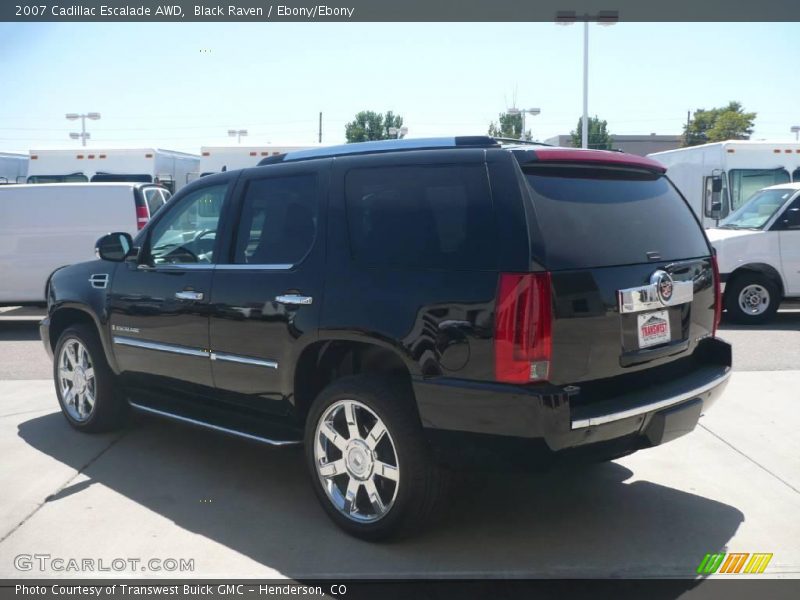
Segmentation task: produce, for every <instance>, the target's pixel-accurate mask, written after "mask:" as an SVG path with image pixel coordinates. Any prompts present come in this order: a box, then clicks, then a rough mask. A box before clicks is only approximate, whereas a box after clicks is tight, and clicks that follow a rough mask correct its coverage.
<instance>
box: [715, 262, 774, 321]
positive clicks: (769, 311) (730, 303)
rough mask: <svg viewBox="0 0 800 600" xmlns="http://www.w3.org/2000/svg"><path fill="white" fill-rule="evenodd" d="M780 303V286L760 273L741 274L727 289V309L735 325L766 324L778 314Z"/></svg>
mask: <svg viewBox="0 0 800 600" xmlns="http://www.w3.org/2000/svg"><path fill="white" fill-rule="evenodd" d="M780 303H781V297H780V291H779V289H778V286H777V285H776V284H775V282H774V281H773V280H772V279H770V278H768V277H765V276H764V275H762V274H760V273H747V274H741V275H739V276H737V277H736V278H735V279H734V280H733V281H732V282H730V283H729V284H728V286H727V288H726V289H725V308H726V309H727V311H728V317H729V318H730V320H731V321H733V322H734V323H739V324H742V325H760V324H761V323H766V322H768V321H770V320H772V318H773V317H774V316H775V313H776V312H778V306H780Z"/></svg>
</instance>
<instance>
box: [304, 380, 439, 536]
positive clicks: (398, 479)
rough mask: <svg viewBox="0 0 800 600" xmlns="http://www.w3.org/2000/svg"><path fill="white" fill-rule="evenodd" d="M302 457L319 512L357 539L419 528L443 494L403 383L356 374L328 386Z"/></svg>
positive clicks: (312, 414) (316, 408)
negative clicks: (317, 502) (326, 514)
mask: <svg viewBox="0 0 800 600" xmlns="http://www.w3.org/2000/svg"><path fill="white" fill-rule="evenodd" d="M305 452H306V462H307V464H308V468H309V472H310V474H311V479H312V485H313V487H314V492H315V493H316V494H317V497H318V498H319V501H320V503H321V504H322V506H323V508H324V509H325V512H327V513H328V516H329V517H330V518H331V519H332V520H333V521H334V522H335V523H336V524H337V525H338V526H339V527H341V528H342V529H344V530H345V531H346V532H347V533H349V534H351V535H354V536H356V537H359V538H362V539H366V540H371V541H377V540H382V539H386V538H389V537H398V536H399V535H401V534H402V535H405V534H408V533H410V532H412V531H414V530H417V529H419V528H420V527H422V526H423V525H424V524H425V523H426V522H427V521H428V520H429V519H430V518H431V516H432V514H433V513H434V511H435V509H436V508H437V507H438V506H439V505H440V500H441V499H442V498H443V496H444V493H445V478H444V474H443V472H442V470H441V468H440V467H439V466H438V465H436V464H435V462H434V461H433V459H432V456H431V453H430V451H429V448H428V443H427V440H426V439H425V436H424V435H423V431H422V426H421V424H420V422H419V417H418V416H417V414H416V411H415V410H414V405H413V397H411V390H409V389H408V386H407V384H405V383H404V382H392V381H390V380H387V379H385V378H382V377H377V376H371V375H356V376H351V377H345V378H342V379H340V380H337V381H335V382H334V383H332V384H331V385H329V386H328V387H327V388H325V389H324V390H323V391H322V392H321V393H320V395H319V396H318V397H317V399H316V400H315V401H314V403H313V405H312V406H311V410H310V412H309V416H308V419H307V421H306V431H305Z"/></svg>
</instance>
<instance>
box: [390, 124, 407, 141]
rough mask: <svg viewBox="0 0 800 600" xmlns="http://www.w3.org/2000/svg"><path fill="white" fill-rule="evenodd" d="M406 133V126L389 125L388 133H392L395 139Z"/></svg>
mask: <svg viewBox="0 0 800 600" xmlns="http://www.w3.org/2000/svg"><path fill="white" fill-rule="evenodd" d="M407 133H408V127H405V126H404V127H389V135H393V136H394V137H395V139H397V140H399V139H400V138H402V137H405V136H406V134H407Z"/></svg>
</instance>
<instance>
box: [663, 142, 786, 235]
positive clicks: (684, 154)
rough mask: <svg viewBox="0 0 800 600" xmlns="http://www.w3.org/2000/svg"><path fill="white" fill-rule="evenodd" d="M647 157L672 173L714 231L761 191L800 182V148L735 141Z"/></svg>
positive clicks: (669, 175)
mask: <svg viewBox="0 0 800 600" xmlns="http://www.w3.org/2000/svg"><path fill="white" fill-rule="evenodd" d="M648 156H649V157H650V158H652V159H654V160H657V161H658V162H660V163H661V164H662V165H664V166H665V167H667V177H669V178H670V179H671V180H672V182H673V183H674V184H675V185H676V186H677V187H678V189H679V190H680V191H681V193H682V194H683V195H684V196H686V199H687V200H688V201H689V204H690V205H691V206H692V209H693V210H694V211H695V213H697V216H698V218H699V219H701V221H702V223H703V226H704V227H713V226H714V225H715V224H716V223H717V221H718V220H719V219H724V218H725V217H727V216H728V215H729V214H730V213H732V212H733V211H735V210H737V209H738V208H739V207H741V206H742V205H743V204H744V203H745V202H746V201H747V200H748V199H749V198H750V196H752V195H753V194H754V193H755V192H757V191H758V190H760V189H762V188H765V187H768V186H771V185H779V184H782V183H789V182H791V181H800V143H798V142H765V141H750V140H731V141H727V142H717V143H715V144H704V145H702V146H692V147H689V148H679V149H677V150H668V151H666V152H656V153H654V154H648ZM715 188H716V189H715ZM715 192H719V193H718V194H717V193H715ZM717 200H718V201H719V205H718V206H713V203H714V202H715V201H717ZM715 209H719V210H718V211H717V210H715Z"/></svg>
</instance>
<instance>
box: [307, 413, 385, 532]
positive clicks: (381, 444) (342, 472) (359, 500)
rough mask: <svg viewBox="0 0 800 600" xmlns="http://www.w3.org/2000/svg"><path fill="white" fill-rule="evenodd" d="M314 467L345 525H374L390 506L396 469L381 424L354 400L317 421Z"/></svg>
mask: <svg viewBox="0 0 800 600" xmlns="http://www.w3.org/2000/svg"><path fill="white" fill-rule="evenodd" d="M314 464H315V466H316V470H317V476H318V477H319V480H320V482H321V483H322V487H323V489H324V490H325V493H326V494H327V496H328V499H329V500H330V501H331V503H332V504H333V505H334V506H335V507H336V509H337V510H338V511H339V512H340V513H342V514H343V515H344V516H345V517H347V518H348V519H351V520H353V521H357V522H360V523H372V522H375V521H378V520H380V519H381V518H383V517H384V516H385V515H386V514H387V513H388V512H389V511H390V510H391V508H392V506H393V505H394V502H395V499H396V498H397V490H398V489H399V487H400V464H399V462H398V459H397V451H396V449H395V445H394V441H393V440H392V436H391V435H390V434H389V431H388V430H387V429H386V426H385V425H384V423H383V421H381V419H380V418H379V417H378V415H376V414H375V412H373V411H372V410H371V409H370V408H368V407H367V406H365V405H364V404H362V403H361V402H357V401H355V400H339V401H337V402H334V403H333V404H331V405H330V406H329V407H328V408H327V409H326V410H325V412H324V413H323V414H322V416H321V417H320V419H319V421H318V423H317V428H316V430H315V433H314Z"/></svg>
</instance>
